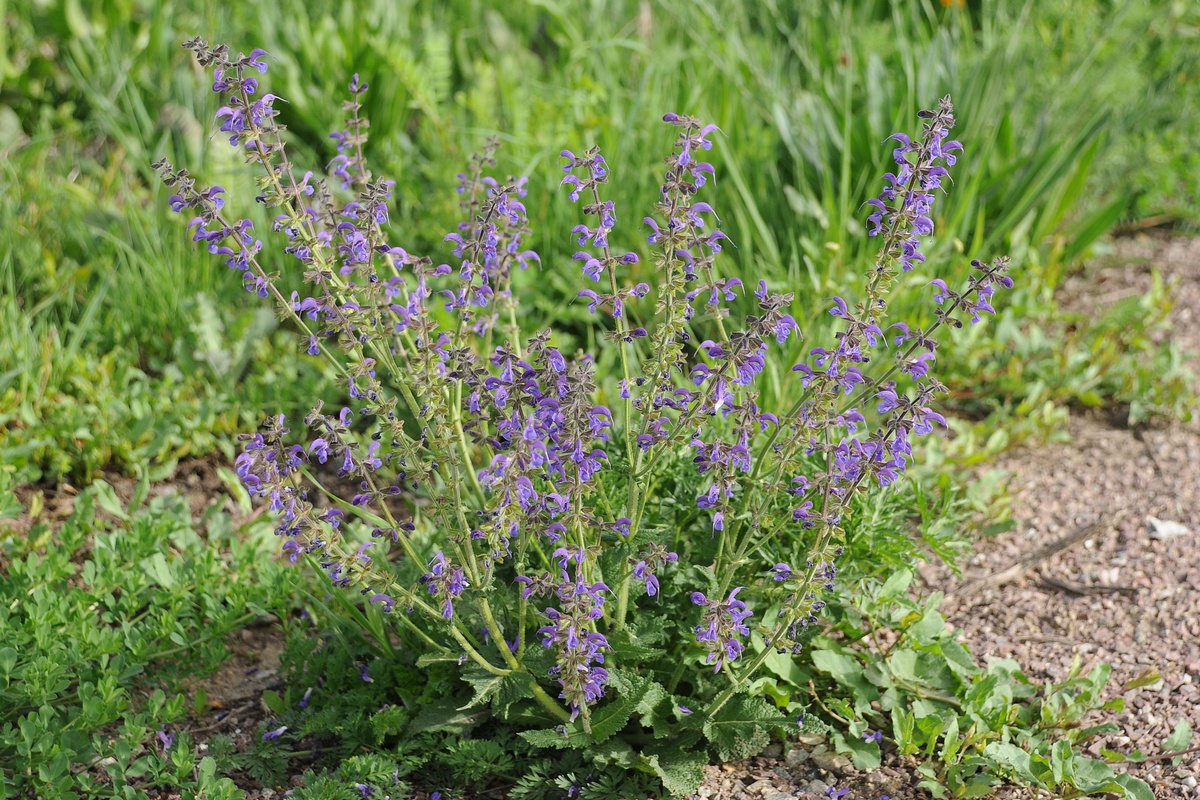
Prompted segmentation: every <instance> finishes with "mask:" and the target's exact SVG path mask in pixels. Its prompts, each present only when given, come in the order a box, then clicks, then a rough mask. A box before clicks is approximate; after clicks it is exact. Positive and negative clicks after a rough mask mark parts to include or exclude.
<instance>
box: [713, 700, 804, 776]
mask: <svg viewBox="0 0 1200 800" xmlns="http://www.w3.org/2000/svg"><path fill="white" fill-rule="evenodd" d="M787 724H788V719H787V718H786V717H784V716H783V715H782V714H780V713H779V711H778V710H777V709H776V708H774V707H773V706H772V705H771V704H770V703H768V702H767V701H766V700H763V699H762V698H761V697H751V696H750V695H747V694H739V695H734V696H733V698H732V699H731V700H730V701H729V702H728V703H726V704H725V706H724V707H723V708H722V709H721V710H720V711H718V712H717V714H716V716H714V717H712V718H711V719H708V720H705V721H704V738H706V739H708V741H709V742H711V743H712V745H713V747H714V748H716V751H717V757H718V758H720V759H721V760H722V761H737V760H739V759H743V758H748V757H749V756H752V755H756V754H758V753H761V752H762V751H763V748H765V747H766V746H767V745H768V744H770V743H771V737H770V735H769V731H770V729H771V728H773V727H778V726H781V725H787Z"/></svg>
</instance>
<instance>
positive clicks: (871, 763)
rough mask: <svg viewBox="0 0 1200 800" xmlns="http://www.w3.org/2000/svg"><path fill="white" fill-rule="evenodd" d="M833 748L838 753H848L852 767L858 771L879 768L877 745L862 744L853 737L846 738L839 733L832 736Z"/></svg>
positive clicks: (862, 742) (871, 743)
mask: <svg viewBox="0 0 1200 800" xmlns="http://www.w3.org/2000/svg"><path fill="white" fill-rule="evenodd" d="M833 744H834V748H835V749H836V750H837V751H838V752H839V753H849V754H850V758H851V759H852V760H853V761H854V766H855V767H857V768H858V769H860V770H872V769H878V768H879V763H880V762H879V745H877V744H876V743H875V742H864V741H863V740H862V739H859V738H856V737H854V736H850V737H848V738H847V737H846V736H844V735H842V734H840V733H835V734H834V735H833Z"/></svg>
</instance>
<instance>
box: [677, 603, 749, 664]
mask: <svg viewBox="0 0 1200 800" xmlns="http://www.w3.org/2000/svg"><path fill="white" fill-rule="evenodd" d="M743 588H745V587H742V586H739V587H737V588H735V589H734V590H733V591H731V592H730V593H729V597H728V599H726V600H725V601H724V602H719V601H716V600H710V599H708V598H706V597H705V596H704V595H703V594H702V593H701V592H694V593H693V594H692V602H693V603H695V604H696V605H698V606H704V607H705V610H704V613H703V614H702V615H701V618H700V624H699V625H697V626H696V627H695V628H694V629H693V630H695V632H696V641H697V642H699V643H701V644H703V645H705V647H706V648H707V649H708V659H707V662H708V663H709V664H713V665H714V668H713V672H720V670H721V667H722V666H724V665H725V664H726V663H728V662H730V661H736V660H737V659H738V658H739V657H740V656H741V654H742V651H743V649H744V645H743V644H742V642H741V640H740V638H739V637H740V636H749V635H750V628H749V626H748V625H746V620H747V619H749V618H750V617H751V616H753V612H752V611H750V610H749V609H748V608H747V607H746V604H745V603H744V602H742V601H741V600H739V599H737V594H738V592H740V591H741V590H742V589H743Z"/></svg>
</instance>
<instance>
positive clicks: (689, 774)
mask: <svg viewBox="0 0 1200 800" xmlns="http://www.w3.org/2000/svg"><path fill="white" fill-rule="evenodd" d="M641 764H642V768H643V770H644V771H647V772H650V773H652V774H654V775H657V776H658V779H659V780H661V781H662V784H663V788H664V789H666V790H667V791H668V792H669V793H670V794H671V795H672V796H673V797H686V796H688V795H691V794H694V793H695V791H696V790H697V789H699V788H700V782H701V781H703V780H704V767H705V766H707V765H708V758H707V757H706V756H705V754H704V753H703V752H699V753H697V752H684V751H682V750H679V749H674V748H672V749H669V750H666V749H664V750H660V751H657V752H653V753H646V754H643V756H642V761H641Z"/></svg>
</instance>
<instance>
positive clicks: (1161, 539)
mask: <svg viewBox="0 0 1200 800" xmlns="http://www.w3.org/2000/svg"><path fill="white" fill-rule="evenodd" d="M1103 261H1107V262H1109V263H1110V264H1111V265H1108V266H1105V265H1103V263H1102V264H1101V265H1100V266H1099V267H1097V268H1094V269H1092V270H1090V271H1089V272H1088V273H1086V274H1085V275H1083V276H1080V277H1077V278H1072V279H1069V280H1068V281H1066V282H1065V284H1064V286H1063V291H1062V296H1063V299H1064V302H1065V303H1066V304H1068V305H1069V306H1070V307H1073V308H1075V309H1077V310H1080V311H1083V312H1091V311H1092V310H1095V309H1098V308H1102V307H1103V306H1105V305H1106V304H1108V303H1111V302H1115V301H1116V300H1118V299H1120V298H1122V297H1127V296H1130V295H1134V294H1141V293H1144V292H1145V291H1146V290H1148V289H1149V288H1150V284H1151V268H1152V267H1153V266H1157V267H1158V269H1160V270H1161V271H1162V273H1163V275H1164V277H1166V278H1168V279H1171V278H1175V279H1178V280H1179V285H1178V286H1177V288H1176V290H1175V292H1174V297H1175V299H1176V304H1175V308H1174V310H1173V312H1172V322H1173V325H1172V330H1171V331H1170V332H1169V335H1170V336H1171V337H1172V338H1174V339H1175V340H1176V342H1178V343H1179V344H1180V345H1182V346H1183V347H1184V348H1186V349H1187V350H1190V351H1191V352H1193V353H1198V352H1200V239H1181V238H1172V239H1166V240H1162V239H1155V238H1151V237H1144V238H1139V239H1136V240H1123V241H1121V242H1119V243H1118V245H1117V248H1116V251H1115V252H1114V253H1113V254H1112V256H1110V257H1108V258H1106V259H1104V260H1103ZM1197 371H1200V364H1197ZM1069 432H1070V434H1071V439H1072V441H1071V442H1070V443H1069V444H1056V445H1051V446H1044V447H1039V448H1032V449H1025V448H1022V449H1017V450H1014V451H1013V452H1011V453H1009V454H1008V455H1007V456H1005V457H1004V458H1003V459H1001V460H1000V463H999V464H998V466H1000V467H1001V468H1003V469H1005V470H1007V471H1009V472H1010V473H1011V474H1012V482H1011V484H1010V490H1011V492H1012V507H1013V515H1014V517H1015V519H1016V522H1017V527H1016V528H1015V529H1014V530H1012V531H1011V532H1009V533H1007V534H1004V535H1002V536H997V537H995V538H992V539H989V540H986V541H983V542H981V543H979V544H978V545H977V547H976V549H975V552H974V554H973V555H972V556H971V558H970V559H969V561H968V563H967V565H966V567H965V569H964V575H963V579H962V580H959V579H956V578H954V577H953V576H952V575H951V574H950V572H949V571H948V570H946V569H945V568H944V567H941V566H940V565H934V564H930V565H926V567H925V568H923V569H922V572H921V576H922V578H923V579H924V582H925V584H926V586H927V587H928V588H929V590H932V589H933V588H938V589H943V590H946V591H947V592H948V593H949V594H950V595H951V597H950V598H949V599H948V600H947V602H946V603H945V604H944V605H943V607H942V612H943V613H944V614H945V615H946V617H947V620H948V621H949V622H950V624H952V625H954V626H956V627H957V628H959V629H960V630H961V631H962V632H963V639H964V641H965V642H966V643H967V644H968V645H969V646H970V647H971V649H972V651H973V652H974V653H975V654H976V657H977V658H979V659H981V660H983V659H987V658H1014V659H1016V660H1017V661H1019V662H1020V663H1021V664H1022V665H1023V667H1024V668H1025V672H1026V674H1027V675H1029V677H1030V678H1031V679H1032V680H1034V681H1035V682H1036V681H1045V680H1056V679H1061V678H1063V677H1064V676H1065V674H1066V672H1067V670H1068V668H1069V666H1070V663H1071V660H1072V658H1073V657H1074V656H1075V655H1076V654H1079V655H1080V656H1081V657H1082V658H1083V662H1084V666H1085V669H1086V668H1087V667H1088V666H1089V665H1090V664H1092V663H1094V662H1097V661H1105V662H1108V663H1109V664H1111V665H1112V667H1113V674H1112V680H1111V681H1110V683H1109V687H1108V688H1109V693H1110V695H1116V694H1121V693H1122V692H1123V688H1122V687H1123V686H1124V684H1126V683H1128V682H1129V681H1131V680H1134V679H1136V678H1139V677H1143V676H1147V675H1150V674H1152V673H1153V674H1158V675H1161V680H1158V681H1156V682H1154V683H1152V684H1151V685H1149V686H1145V687H1143V688H1140V689H1133V690H1130V691H1125V692H1124V696H1125V710H1124V712H1123V713H1121V714H1100V715H1096V721H1097V722H1100V721H1113V722H1116V723H1117V724H1119V725H1120V726H1121V727H1122V728H1123V729H1124V734H1122V735H1117V736H1109V737H1105V738H1103V739H1098V740H1095V741H1093V742H1092V743H1091V744H1090V745H1089V748H1088V749H1089V750H1090V751H1091V754H1092V755H1096V756H1098V755H1099V751H1100V748H1101V747H1105V748H1108V749H1112V750H1117V751H1122V752H1130V751H1132V750H1140V751H1142V752H1143V753H1145V754H1147V755H1153V754H1156V753H1159V752H1161V751H1162V743H1163V740H1164V739H1165V738H1166V737H1167V735H1168V734H1169V733H1170V732H1171V730H1172V729H1173V728H1174V726H1175V724H1176V722H1177V721H1178V720H1179V719H1180V718H1186V719H1187V720H1188V721H1189V722H1190V724H1191V726H1192V728H1193V730H1195V731H1197V732H1198V733H1200V556H1198V551H1200V425H1197V424H1196V423H1190V424H1183V423H1173V424H1170V425H1165V426H1160V427H1150V428H1142V429H1132V430H1131V429H1128V428H1123V427H1119V426H1118V425H1114V421H1113V419H1112V415H1111V414H1109V415H1103V414H1094V415H1085V416H1078V417H1076V418H1075V419H1073V420H1072V422H1071V424H1070V427H1069ZM1092 523H1096V524H1097V525H1098V526H1099V527H1098V529H1096V531H1095V533H1094V534H1093V535H1090V536H1089V537H1088V538H1086V539H1084V540H1082V541H1080V542H1078V543H1077V544H1075V545H1073V546H1072V547H1069V548H1067V549H1065V550H1063V551H1062V552H1060V553H1058V554H1056V555H1054V556H1052V557H1050V558H1048V559H1046V560H1044V561H1042V562H1040V563H1038V564H1036V565H1034V566H1032V567H1031V568H1029V569H1026V570H1024V571H1023V572H1022V574H1019V575H1015V576H1013V577H1012V578H1011V579H1010V580H1008V581H1007V582H998V583H993V584H992V585H985V586H983V587H980V585H979V582H980V581H981V580H982V579H986V578H987V577H989V576H995V575H997V574H999V573H1001V572H1003V571H1005V570H1006V569H1007V568H1009V567H1010V566H1012V565H1013V564H1015V563H1016V562H1018V560H1020V559H1021V558H1022V557H1024V556H1028V555H1029V554H1030V553H1032V552H1034V551H1036V550H1038V548H1040V547H1042V546H1043V545H1045V544H1046V543H1047V542H1048V541H1051V540H1053V539H1055V538H1057V537H1060V536H1065V535H1067V534H1069V533H1071V532H1072V531H1076V530H1079V529H1080V528H1081V527H1082V526H1085V525H1091V524H1092ZM1164 523H1165V524H1164ZM972 584H974V587H975V588H972ZM1193 744H1196V742H1193ZM831 755H832V754H830V753H828V752H826V751H824V748H823V745H820V744H817V743H816V740H811V741H810V742H809V743H807V744H806V743H804V742H800V743H798V744H797V745H796V746H795V747H793V748H791V749H790V750H789V751H788V752H786V753H785V752H784V751H783V749H782V748H778V747H777V748H775V749H773V750H769V751H768V752H766V753H764V754H763V756H760V757H759V758H755V759H751V760H749V761H747V762H743V764H740V765H736V766H733V767H730V766H725V767H711V768H709V770H708V774H707V779H706V781H705V784H704V786H703V787H702V789H701V792H700V796H701V797H702V798H714V799H717V798H720V799H721V800H724V798H740V797H762V798H765V800H784V798H796V797H799V798H810V797H812V798H815V797H825V796H826V794H825V790H826V788H827V786H830V785H836V786H839V787H850V788H851V793H850V794H848V795H846V797H845V800H856V798H878V797H880V796H881V795H883V794H888V795H890V796H891V797H892V798H893V800H898V798H912V797H925V796H927V795H926V793H925V792H923V791H922V790H919V789H916V788H915V785H916V782H917V778H916V777H915V776H914V774H913V771H912V768H911V766H910V765H907V764H901V763H898V762H897V761H895V759H893V760H892V762H891V763H887V760H886V759H885V764H884V766H883V767H882V768H881V769H880V770H877V771H876V772H874V773H871V774H867V775H854V774H852V772H847V771H846V770H845V768H842V769H838V768H837V766H838V765H837V764H836V763H835V762H834V760H833V759H831ZM1129 772H1130V773H1131V774H1133V775H1136V776H1137V777H1140V778H1142V779H1143V780H1145V781H1147V782H1148V783H1149V784H1150V785H1151V786H1152V787H1153V789H1154V791H1155V795H1156V797H1158V798H1160V800H1172V799H1173V798H1200V787H1197V782H1198V780H1200V753H1196V754H1193V755H1191V756H1188V757H1186V758H1185V759H1184V761H1183V763H1181V764H1180V765H1178V766H1174V767H1173V766H1171V764H1170V761H1166V760H1163V761H1156V762H1148V763H1146V764H1142V765H1130V767H1129ZM1029 796H1031V795H1029V794H1028V793H1026V792H1024V791H1017V790H1015V789H1004V790H1001V791H1000V792H998V793H997V794H996V795H995V798H997V800H999V798H1009V797H1014V798H1015V797H1029Z"/></svg>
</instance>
